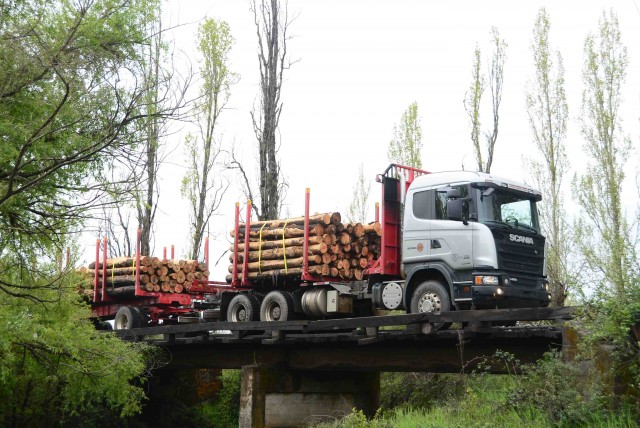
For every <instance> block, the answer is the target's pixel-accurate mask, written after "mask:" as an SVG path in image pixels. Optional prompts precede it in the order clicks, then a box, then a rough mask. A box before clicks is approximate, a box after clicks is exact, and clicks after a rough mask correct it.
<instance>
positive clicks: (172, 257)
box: [171, 244, 176, 260]
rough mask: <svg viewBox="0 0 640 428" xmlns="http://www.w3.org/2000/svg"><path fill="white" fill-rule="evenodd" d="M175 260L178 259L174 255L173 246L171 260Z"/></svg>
mask: <svg viewBox="0 0 640 428" xmlns="http://www.w3.org/2000/svg"><path fill="white" fill-rule="evenodd" d="M175 258H176V256H175V253H174V247H173V244H171V260H175Z"/></svg>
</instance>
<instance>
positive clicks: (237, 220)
mask: <svg viewBox="0 0 640 428" xmlns="http://www.w3.org/2000/svg"><path fill="white" fill-rule="evenodd" d="M239 234H240V203H239V202H236V217H235V225H234V235H233V272H232V273H231V285H232V286H234V287H237V286H238V285H239V284H238V247H239V244H238V243H239V240H240V237H239V236H238V235H239ZM245 245H246V244H245Z"/></svg>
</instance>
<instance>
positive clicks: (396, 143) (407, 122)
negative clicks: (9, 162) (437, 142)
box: [387, 101, 422, 168]
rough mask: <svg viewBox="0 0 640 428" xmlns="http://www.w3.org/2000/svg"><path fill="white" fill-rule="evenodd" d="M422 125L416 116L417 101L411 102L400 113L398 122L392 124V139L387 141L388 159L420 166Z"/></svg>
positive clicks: (402, 163) (415, 166)
mask: <svg viewBox="0 0 640 428" xmlns="http://www.w3.org/2000/svg"><path fill="white" fill-rule="evenodd" d="M421 150H422V127H421V126H420V118H419V116H418V103H417V102H415V101H414V102H413V103H411V104H409V107H407V109H406V110H405V111H404V113H402V117H401V118H400V123H399V124H397V125H394V126H393V139H392V140H391V142H390V143H389V151H388V154H387V156H388V157H389V161H390V162H392V163H397V164H400V165H405V166H412V167H414V168H422V159H421V157H422V154H421V152H420V151H421Z"/></svg>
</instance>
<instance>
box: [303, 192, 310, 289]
mask: <svg viewBox="0 0 640 428" xmlns="http://www.w3.org/2000/svg"><path fill="white" fill-rule="evenodd" d="M310 194H311V189H309V188H308V187H307V188H306V190H305V194H304V241H303V242H302V251H303V253H304V254H303V256H302V276H303V277H306V276H308V275H309V200H310Z"/></svg>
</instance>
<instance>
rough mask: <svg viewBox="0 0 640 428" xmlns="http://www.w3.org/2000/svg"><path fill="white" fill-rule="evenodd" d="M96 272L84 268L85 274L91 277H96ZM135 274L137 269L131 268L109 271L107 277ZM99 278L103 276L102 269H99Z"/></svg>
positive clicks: (111, 269)
mask: <svg viewBox="0 0 640 428" xmlns="http://www.w3.org/2000/svg"><path fill="white" fill-rule="evenodd" d="M140 271H141V272H142V269H140ZM95 272H96V271H95V270H94V269H87V268H84V271H83V273H85V274H87V275H89V276H93V275H95ZM135 273H136V271H135V269H132V268H131V266H129V267H121V268H108V269H107V276H111V275H115V276H120V275H134V274H135ZM98 276H102V269H98Z"/></svg>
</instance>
